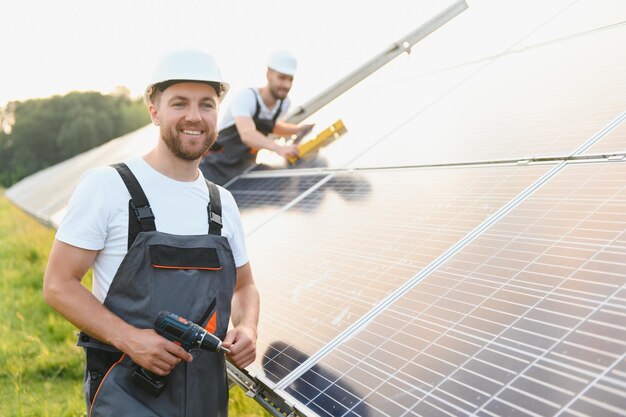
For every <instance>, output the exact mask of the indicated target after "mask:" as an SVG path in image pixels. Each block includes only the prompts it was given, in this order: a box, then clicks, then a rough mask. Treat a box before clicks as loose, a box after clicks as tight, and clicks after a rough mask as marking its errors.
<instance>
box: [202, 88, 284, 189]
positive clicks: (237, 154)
mask: <svg viewBox="0 0 626 417" xmlns="http://www.w3.org/2000/svg"><path fill="white" fill-rule="evenodd" d="M251 90H252V91H253V92H254V96H255V97H256V111H255V112H254V115H253V116H252V120H253V121H254V125H255V126H256V130H258V131H259V132H261V133H262V134H263V135H265V136H267V135H269V134H270V133H272V131H273V130H274V126H275V125H276V121H277V120H278V117H279V116H280V113H281V112H282V109H283V100H280V101H279V103H278V106H277V109H276V113H274V115H273V116H272V118H271V119H262V118H261V117H260V116H259V114H260V113H261V104H260V103H259V100H260V97H258V95H257V93H256V90H255V89H251ZM257 151H258V150H257V149H251V148H250V147H248V146H247V145H246V144H245V143H243V142H242V140H241V136H239V132H238V131H237V126H236V125H232V126H228V127H227V128H225V129H222V130H221V131H220V134H219V135H218V137H217V140H216V141H215V144H214V145H213V147H212V148H211V150H210V151H209V154H208V155H207V156H206V157H205V158H204V159H203V160H202V162H201V163H200V170H201V171H202V174H203V175H204V177H205V178H206V179H208V180H209V181H212V182H214V183H216V184H219V185H224V184H226V183H227V182H228V181H229V180H230V179H232V178H234V177H236V176H237V175H239V174H241V173H242V172H244V171H245V170H246V169H247V168H249V167H250V166H252V165H254V163H255V161H256V154H257Z"/></svg>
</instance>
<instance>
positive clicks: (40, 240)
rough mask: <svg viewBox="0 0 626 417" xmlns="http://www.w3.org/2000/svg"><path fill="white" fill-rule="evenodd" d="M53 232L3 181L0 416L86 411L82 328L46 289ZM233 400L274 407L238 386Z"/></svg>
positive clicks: (239, 414) (250, 412) (246, 406)
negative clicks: (56, 307) (7, 192)
mask: <svg viewBox="0 0 626 417" xmlns="http://www.w3.org/2000/svg"><path fill="white" fill-rule="evenodd" d="M53 239H54V230H52V229H49V228H46V227H44V226H42V225H41V224H40V223H38V222H37V221H36V220H34V219H33V218H31V217H29V216H28V215H26V214H24V213H23V212H22V211H20V210H19V209H17V208H15V207H14V206H13V205H12V204H11V203H10V202H9V201H8V200H7V199H6V197H4V191H3V190H2V189H0V317H2V318H3V320H1V321H0V335H1V336H2V337H1V338H0V417H26V416H29V417H31V416H32V417H35V416H37V417H40V416H44V417H47V416H50V417H79V416H85V415H86V412H85V404H84V401H83V395H82V378H83V376H82V375H83V353H82V350H81V349H80V348H78V347H77V346H76V332H77V330H76V328H74V327H73V326H72V325H71V324H69V323H68V322H67V321H65V320H64V319H63V317H61V316H60V315H58V314H57V313H56V312H54V311H53V310H51V309H50V308H49V307H48V306H47V304H46V303H45V302H44V300H43V297H42V294H41V286H42V279H43V273H44V270H45V267H46V262H47V258H48V253H49V250H50V246H51V244H52V241H53ZM85 282H86V285H89V282H90V279H89V277H87V278H86V279H85ZM229 408H230V416H231V417H256V416H266V417H267V416H269V415H270V414H269V413H267V412H266V411H265V410H264V409H263V408H262V407H261V406H259V405H258V404H257V403H256V402H255V401H254V400H252V399H250V398H248V397H246V396H245V395H244V393H243V391H242V390H241V389H239V388H238V387H234V388H232V389H231V391H230V404H229Z"/></svg>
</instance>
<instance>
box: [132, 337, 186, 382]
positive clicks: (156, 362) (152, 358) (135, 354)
mask: <svg viewBox="0 0 626 417" xmlns="http://www.w3.org/2000/svg"><path fill="white" fill-rule="evenodd" d="M122 350H123V351H124V352H125V353H126V354H127V355H128V356H130V358H131V359H132V360H133V362H135V363H136V364H137V365H139V366H141V367H142V368H144V369H145V370H148V371H150V372H152V373H154V374H157V375H160V376H164V375H167V374H169V373H170V372H172V370H173V369H174V367H176V365H178V364H179V363H180V362H181V361H186V362H191V360H192V359H193V358H192V356H191V354H190V353H189V352H186V351H185V349H183V348H182V347H180V346H179V345H177V344H176V343H174V342H172V341H170V340H167V339H166V338H164V337H162V336H159V335H158V334H157V333H156V332H155V331H154V330H152V329H136V328H134V329H133V330H132V331H130V332H129V334H128V335H127V336H126V341H125V343H124V348H123V349H122Z"/></svg>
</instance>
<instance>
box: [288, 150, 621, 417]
mask: <svg viewBox="0 0 626 417" xmlns="http://www.w3.org/2000/svg"><path fill="white" fill-rule="evenodd" d="M624 178H626V163H620V162H612V163H588V164H572V165H570V166H567V167H566V168H565V169H563V170H562V171H561V172H559V173H558V174H556V175H555V176H554V177H553V178H552V179H551V180H550V181H549V182H547V183H546V184H545V185H544V186H543V187H542V188H540V189H539V190H538V191H536V192H535V193H534V194H533V195H531V196H530V197H529V198H527V199H526V200H524V201H523V202H522V203H521V204H520V205H519V206H518V207H516V208H514V209H513V210H512V211H511V212H510V213H509V214H508V215H507V216H505V217H504V218H502V219H501V220H500V221H499V222H497V223H496V224H495V225H493V226H492V227H491V228H490V229H489V230H487V231H486V232H484V233H482V234H481V235H480V236H479V237H478V238H477V239H476V240H474V241H473V242H472V243H470V244H469V245H468V246H466V247H465V248H464V249H462V250H461V251H459V252H458V253H457V254H456V255H454V256H453V257H452V258H451V259H450V260H449V261H448V262H447V263H445V264H443V266H441V267H440V268H438V269H437V270H435V271H434V272H433V273H431V274H430V275H428V276H427V277H425V278H424V279H423V280H422V281H420V282H419V283H417V285H415V287H414V288H413V289H412V290H411V291H410V292H408V293H407V294H406V295H405V296H404V297H402V298H400V299H399V300H397V302H395V303H394V304H393V305H391V306H389V307H388V308H387V309H385V310H384V311H382V313H381V314H380V315H379V316H378V317H376V318H375V319H374V320H373V321H372V322H371V323H369V324H368V325H367V326H366V327H364V328H363V329H362V330H361V331H359V332H358V333H357V334H356V335H355V336H353V337H352V338H350V339H348V340H346V341H345V342H344V343H343V344H341V345H340V346H338V347H337V348H335V349H334V350H333V351H331V352H330V353H329V354H328V355H327V356H326V357H324V358H323V359H322V360H321V361H319V362H318V363H317V364H316V365H315V367H314V368H312V369H311V370H309V371H308V372H307V373H306V374H304V375H303V376H302V377H301V378H299V379H298V380H296V381H295V382H294V383H293V384H292V385H291V386H289V387H287V392H288V393H289V394H290V395H292V396H293V397H294V398H296V399H298V400H300V401H302V402H304V404H305V405H306V407H307V408H309V409H310V410H313V411H315V412H316V413H317V414H319V415H321V416H334V415H346V416H353V415H354V416H356V415H360V416H364V415H381V416H382V415H387V416H399V415H429V416H431V415H455V416H456V415H466V414H476V415H483V416H500V415H556V414H557V413H558V412H563V413H564V415H593V416H599V415H602V416H609V415H623V413H624V410H626V407H625V406H626V391H625V390H624V388H625V386H626V385H625V383H624V381H625V376H626V374H624V369H625V356H626V342H625V341H626V325H625V320H624V317H626V261H625V259H626V257H625V256H624V255H626V182H625V181H624ZM337 410H341V412H337Z"/></svg>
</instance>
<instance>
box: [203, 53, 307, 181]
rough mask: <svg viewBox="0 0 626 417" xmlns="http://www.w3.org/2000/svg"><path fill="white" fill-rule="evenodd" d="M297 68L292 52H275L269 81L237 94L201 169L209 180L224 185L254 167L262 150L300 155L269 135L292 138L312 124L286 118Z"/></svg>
mask: <svg viewBox="0 0 626 417" xmlns="http://www.w3.org/2000/svg"><path fill="white" fill-rule="evenodd" d="M296 68H297V62H296V59H295V58H294V56H293V55H292V54H291V53H290V52H288V51H284V50H279V51H275V52H273V53H272V54H270V56H269V58H268V60H267V73H266V78H267V84H266V85H265V86H264V87H261V88H249V89H246V90H243V91H241V92H239V93H238V94H237V95H235V97H234V98H233V101H232V103H231V105H230V106H229V107H228V108H227V109H226V110H225V113H224V115H223V118H222V120H221V122H220V129H219V136H218V138H217V141H216V142H215V144H214V145H213V147H212V149H211V150H210V151H209V153H208V155H207V156H206V157H205V158H204V160H203V161H202V162H201V163H200V170H201V171H202V173H203V174H204V176H205V177H206V178H207V179H208V180H210V181H212V182H214V183H216V184H220V185H224V184H225V183H227V182H228V181H229V180H230V179H232V178H234V177H236V176H237V175H239V174H241V173H243V172H244V171H245V170H246V169H248V168H250V167H251V166H254V164H255V162H256V156H257V152H258V151H259V150H260V149H268V150H270V151H273V152H275V153H277V154H278V155H280V156H282V157H283V158H285V159H287V158H289V157H295V156H298V148H297V147H296V146H295V145H281V144H279V143H277V142H275V141H274V140H273V139H271V138H269V137H268V136H269V135H270V134H274V135H276V136H283V137H291V136H292V135H298V134H302V133H305V132H307V131H310V130H311V128H312V127H313V125H310V124H303V125H294V124H291V123H287V122H286V121H284V120H283V119H284V117H285V114H286V113H287V110H288V109H289V106H290V104H291V101H290V99H289V97H288V94H289V91H290V90H291V85H292V83H293V77H294V75H295V73H296Z"/></svg>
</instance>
